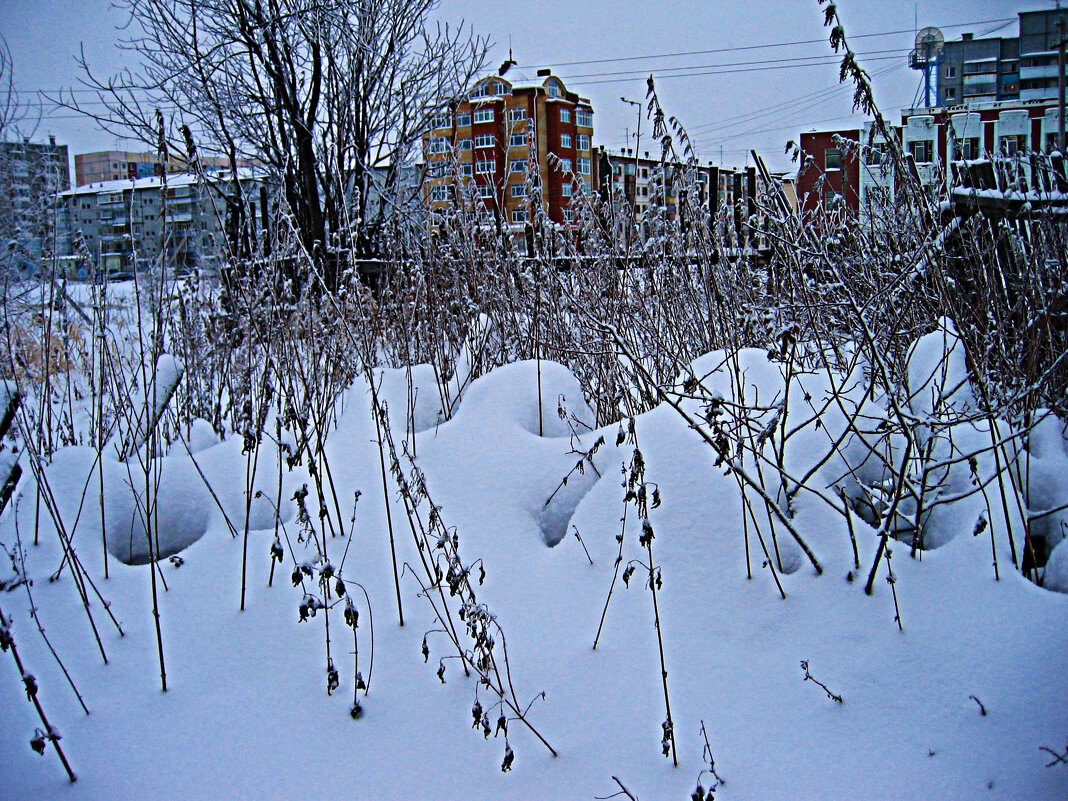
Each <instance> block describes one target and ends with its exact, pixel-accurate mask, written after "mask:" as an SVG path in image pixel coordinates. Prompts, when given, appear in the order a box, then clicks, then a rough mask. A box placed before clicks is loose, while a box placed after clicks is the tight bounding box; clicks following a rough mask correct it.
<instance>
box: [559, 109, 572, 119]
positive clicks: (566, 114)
mask: <svg viewBox="0 0 1068 801" xmlns="http://www.w3.org/2000/svg"><path fill="white" fill-rule="evenodd" d="M560 122H571V109H569V108H562V109H560Z"/></svg>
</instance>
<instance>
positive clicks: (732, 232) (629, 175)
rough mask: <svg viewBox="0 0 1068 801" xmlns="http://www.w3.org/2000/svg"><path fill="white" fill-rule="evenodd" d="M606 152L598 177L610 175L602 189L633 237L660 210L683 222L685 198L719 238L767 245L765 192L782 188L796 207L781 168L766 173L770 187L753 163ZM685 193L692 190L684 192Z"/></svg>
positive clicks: (760, 246) (758, 246)
mask: <svg viewBox="0 0 1068 801" xmlns="http://www.w3.org/2000/svg"><path fill="white" fill-rule="evenodd" d="M605 155H606V156H607V169H606V170H605V174H604V175H602V176H600V179H601V181H602V183H603V182H604V180H605V178H606V177H607V176H610V182H609V184H608V186H607V187H606V188H607V193H606V194H607V195H608V196H610V197H612V198H613V207H614V210H615V213H616V219H617V222H619V223H620V227H621V229H623V230H622V231H621V233H627V232H628V230H629V231H630V232H632V234H633V235H634V236H636V237H641V236H643V235H644V234H645V233H646V232H647V231H648V227H649V226H648V223H649V222H650V220H651V215H653V214H658V213H660V212H661V209H662V210H663V214H664V216H665V217H666V218H667V219H668V220H680V222H681V223H682V224H684V225H685V223H686V222H687V221H686V219H685V218H681V219H680V209H682V208H683V204H684V203H685V204H686V207H687V208H690V209H692V210H693V211H694V213H695V214H701V215H702V216H703V219H704V220H706V221H709V222H710V223H711V224H712V226H713V229H714V230H715V231H716V233H717V235H718V236H719V238H720V239H721V241H723V242H728V243H733V246H735V247H740V248H741V247H749V246H751V247H753V248H755V249H757V250H761V249H763V248H765V247H766V246H767V242H766V241H765V240H764V238H763V235H762V234H761V233H760V232H761V231H763V229H764V223H765V219H764V215H765V212H766V208H767V204H766V203H765V202H762V198H763V197H764V195H765V194H766V192H768V191H769V190H773V191H775V192H778V191H780V190H781V191H782V195H781V197H782V198H783V199H784V200H785V201H786V203H787V204H788V205H789V207H790V209H791V210H792V211H793V210H796V207H797V200H796V195H795V193H794V186H793V179H792V178H791V177H789V176H786V175H784V174H782V173H774V174H770V175H769V178H770V179H771V181H772V183H773V184H774V186H771V187H769V186H766V185H765V181H764V179H763V178H762V177H761V175H760V173H759V171H758V170H757V168H756V167H755V166H750V167H741V168H733V167H723V166H716V165H713V164H711V163H709V164H708V165H707V166H706V165H702V164H683V163H677V162H668V161H663V162H662V161H660V160H659V159H654V158H652V157H651V156H650V154H649V152H648V151H646V152H645V154H644V155H638V154H637V153H636V152H635V151H634V150H633V149H629V148H624V149H622V150H620V151H619V152H618V153H615V154H611V155H609V154H605ZM684 193H692V194H690V196H689V197H686V196H685V194H684ZM698 210H699V211H698ZM628 226H629V228H628Z"/></svg>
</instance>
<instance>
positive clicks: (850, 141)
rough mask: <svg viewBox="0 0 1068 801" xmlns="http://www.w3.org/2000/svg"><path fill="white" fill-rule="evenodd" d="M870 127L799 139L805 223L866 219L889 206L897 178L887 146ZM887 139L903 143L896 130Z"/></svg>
mask: <svg viewBox="0 0 1068 801" xmlns="http://www.w3.org/2000/svg"><path fill="white" fill-rule="evenodd" d="M872 127H873V123H871V122H866V123H864V125H863V126H862V127H860V128H849V129H844V130H837V131H809V132H806V133H802V134H801V140H800V147H801V166H800V169H799V170H798V173H797V196H798V203H799V204H800V207H801V214H802V219H803V220H805V222H806V223H811V222H812V221H814V220H826V221H832V220H855V219H858V218H860V219H863V218H867V217H869V216H870V215H871V214H872V211H873V208H878V207H879V206H881V205H883V204H886V203H889V202H891V201H892V200H893V198H894V196H895V192H896V177H895V175H894V173H893V171H892V170H891V169H890V167H889V164H888V163H887V161H888V160H887V158H886V153H887V150H888V148H889V144H888V143H887V141H886V140H885V139H883V138H882V137H881V136H879V135H878V134H877V133H874V132H873V131H872ZM890 133H891V136H893V137H895V138H896V140H897V141H898V142H900V141H901V130H900V129H899V128H897V127H896V126H891V130H890ZM828 212H838V214H835V215H833V216H832V215H829V214H828Z"/></svg>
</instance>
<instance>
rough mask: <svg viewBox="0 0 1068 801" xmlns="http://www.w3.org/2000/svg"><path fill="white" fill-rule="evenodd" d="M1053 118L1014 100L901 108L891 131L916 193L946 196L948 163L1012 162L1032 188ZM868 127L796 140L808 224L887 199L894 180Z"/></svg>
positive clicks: (1054, 133)
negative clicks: (1031, 155) (907, 160)
mask: <svg viewBox="0 0 1068 801" xmlns="http://www.w3.org/2000/svg"><path fill="white" fill-rule="evenodd" d="M1059 118H1060V117H1059V111H1058V108H1057V101H1056V100H1014V101H1004V100H1003V101H995V102H990V103H970V104H961V105H954V106H933V107H930V108H912V109H904V110H903V111H902V113H901V126H900V128H898V127H896V126H895V127H894V128H893V131H894V136H897V137H899V141H900V143H901V146H902V148H903V149H904V151H905V152H907V153H910V154H911V155H912V159H913V162H914V163H915V167H916V173H917V176H918V178H919V180H920V183H921V185H922V186H924V187H925V188H926V190H927V191H928V193H929V194H930V195H931V196H932V197H945V196H946V193H947V191H948V189H949V188H950V187H949V182H950V181H951V180H952V175H953V171H952V169H951V167H950V164H951V163H952V162H956V161H968V160H975V159H985V158H994V159H1012V160H1014V163H1015V164H1016V167H1017V168H1018V170H1019V172H1020V174H1021V175H1022V176H1024V178H1025V179H1026V180H1027V181H1028V182H1029V183H1030V184H1031V185H1034V181H1033V176H1031V171H1032V169H1033V165H1032V162H1031V160H1030V159H1028V158H1018V157H1019V156H1021V155H1023V154H1026V153H1027V152H1029V151H1039V152H1043V151H1044V152H1050V151H1052V150H1054V149H1056V146H1057V137H1058V120H1059ZM870 131H871V123H867V124H865V126H864V128H862V129H851V130H839V131H813V132H811V133H804V134H802V135H801V150H802V152H803V154H804V163H803V166H802V168H801V170H800V171H799V173H798V194H799V195H800V197H801V202H802V211H803V213H804V215H805V218H806V219H808V220H811V219H815V218H816V217H817V216H820V215H819V214H818V213H819V212H825V211H828V210H831V209H833V208H836V207H839V206H841V207H843V209H844V210H845V211H846V215H845V219H856V218H858V217H863V216H864V215H865V213H866V212H869V211H870V210H871V206H872V204H873V203H874V202H875V201H876V199H877V198H881V199H883V200H889V199H892V198H893V197H894V196H895V193H896V191H897V187H898V185H899V181H900V176H897V175H895V174H894V173H893V172H892V171H891V170H889V169H887V165H886V163H885V161H886V159H885V153H886V149H887V146H886V144H885V143H879V142H878V140H876V144H875V145H874V146H873V147H868V146H867V143H868V141H869V136H870Z"/></svg>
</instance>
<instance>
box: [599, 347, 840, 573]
mask: <svg viewBox="0 0 1068 801" xmlns="http://www.w3.org/2000/svg"><path fill="white" fill-rule="evenodd" d="M603 328H604V330H605V331H606V332H607V333H608V334H609V335H610V336H611V337H612V340H613V341H614V342H615V343H616V346H617V347H618V348H619V349H620V352H621V353H622V354H623V355H624V356H625V357H626V358H627V360H628V361H629V362H630V364H631V365H633V370H634V372H635V375H636V376H638V377H640V378H642V380H643V382H644V383H645V384H646V386H648V387H651V388H652V390H653V391H654V392H655V393H656V395H657V396H658V397H659V398H660V399H661V400H662V401H664V402H665V403H667V404H668V406H670V407H671V408H672V409H674V410H675V411H676V412H677V413H678V414H679V415H680V416H681V417H682V418H683V419H684V420H685V421H686V422H687V423H688V424H689V425H690V427H691V428H692V429H693V430H694V431H696V432H697V433H698V434H699V435H700V436H701V438H702V439H704V440H705V441H706V442H707V443H708V444H709V445H711V446H712V447H713V448H717V446H716V443H715V441H714V440H713V439H712V437H711V436H710V435H709V433H708V432H707V431H705V430H704V428H703V427H702V426H701V425H700V423H699V422H698V421H697V420H695V419H694V418H693V417H692V416H691V415H690V414H688V413H687V412H686V410H684V409H683V408H682V407H681V406H680V405H679V403H678V402H677V401H676V400H675V399H674V398H672V397H671V396H670V395H669V394H668V393H667V392H665V391H664V390H663V389H662V388H661V387H660V386H659V385H658V384H656V383H655V382H654V381H653V380H652V377H651V376H650V375H649V373H648V371H647V370H646V369H645V368H644V367H643V366H642V365H641V363H640V362H639V361H638V360H637V358H636V357H635V356H634V354H633V353H632V352H631V350H630V348H629V346H628V345H627V343H626V342H625V341H624V340H623V338H622V337H620V335H619V332H618V331H617V330H616V329H615V328H614V327H612V326H603ZM717 452H718V449H717ZM724 461H725V462H726V463H727V464H729V465H730V467H731V469H732V470H734V471H735V472H736V473H737V474H738V475H739V476H741V477H742V479H743V480H744V481H745V483H746V484H748V485H749V486H750V487H751V488H752V489H753V491H754V492H756V493H757V495H759V496H760V497H761V498H762V499H763V500H764V503H765V504H767V506H768V508H769V509H770V510H771V512H772V513H773V514H774V515H775V517H777V518H778V519H779V521H780V522H781V523H782V524H783V525H784V526H785V527H786V530H787V531H789V532H790V535H791V536H792V537H793V538H794V541H795V542H797V544H798V545H799V546H800V547H801V550H802V551H804V553H805V556H806V557H808V560H809V562H811V563H812V566H813V568H815V570H816V573H817V574H818V575H822V573H823V566H822V565H820V563H819V560H818V559H816V555H815V554H814V553H812V550H811V549H810V548H809V547H808V544H807V543H806V542H805V541H804V539H802V537H801V535H800V534H799V533H798V532H797V529H796V528H794V526H793V524H792V523H791V522H790V520H789V519H788V518H787V517H786V515H784V514H783V512H782V510H781V509H779V507H778V505H777V504H776V503H775V501H774V500H772V498H771V497H769V496H768V494H767V492H765V491H764V488H763V487H762V486H760V484H759V483H758V482H756V481H755V480H753V478H752V477H751V476H750V475H749V473H748V472H747V471H746V470H745V469H744V468H743V467H742V466H741V465H740V464H738V463H737V461H733V460H731V459H730V458H729V455H726V454H725V455H724Z"/></svg>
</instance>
